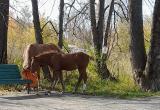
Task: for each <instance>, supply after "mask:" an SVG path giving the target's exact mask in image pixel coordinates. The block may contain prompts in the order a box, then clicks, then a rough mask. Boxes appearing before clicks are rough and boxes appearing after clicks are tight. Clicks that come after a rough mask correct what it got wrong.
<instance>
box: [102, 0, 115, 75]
mask: <svg viewBox="0 0 160 110" xmlns="http://www.w3.org/2000/svg"><path fill="white" fill-rule="evenodd" d="M113 11H114V0H112V1H111V4H110V9H109V14H108V19H107V26H106V29H105V36H104V44H103V51H102V63H101V73H102V75H103V78H113V77H111V73H110V72H109V70H108V68H107V64H106V61H107V51H106V49H107V41H108V36H109V30H110V25H111V22H112V20H111V19H112V13H113Z"/></svg>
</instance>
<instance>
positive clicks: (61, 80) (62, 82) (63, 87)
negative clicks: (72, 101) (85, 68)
mask: <svg viewBox="0 0 160 110" xmlns="http://www.w3.org/2000/svg"><path fill="white" fill-rule="evenodd" d="M57 74H58V75H59V78H60V82H61V85H62V90H63V92H65V86H64V81H63V74H62V71H58V73H57Z"/></svg>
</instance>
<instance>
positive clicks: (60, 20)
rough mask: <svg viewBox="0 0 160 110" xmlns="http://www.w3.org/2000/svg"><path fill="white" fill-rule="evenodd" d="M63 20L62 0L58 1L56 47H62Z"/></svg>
mask: <svg viewBox="0 0 160 110" xmlns="http://www.w3.org/2000/svg"><path fill="white" fill-rule="evenodd" d="M63 18H64V0H60V10H59V41H58V46H59V47H60V48H62V47H63Z"/></svg>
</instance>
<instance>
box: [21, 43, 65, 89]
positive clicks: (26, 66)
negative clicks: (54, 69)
mask: <svg viewBox="0 0 160 110" xmlns="http://www.w3.org/2000/svg"><path fill="white" fill-rule="evenodd" d="M50 50H54V51H56V52H60V53H63V52H62V51H61V49H60V48H58V47H57V46H56V45H54V44H52V43H50V44H29V45H28V46H27V47H26V48H25V50H24V53H23V70H24V71H25V70H30V67H31V58H32V57H34V56H36V55H39V54H41V53H43V52H46V51H50ZM42 69H44V68H42ZM36 73H37V75H38V80H39V79H40V68H38V69H37V71H36ZM46 77H47V78H48V79H49V80H50V73H48V76H46ZM38 87H39V83H38Z"/></svg>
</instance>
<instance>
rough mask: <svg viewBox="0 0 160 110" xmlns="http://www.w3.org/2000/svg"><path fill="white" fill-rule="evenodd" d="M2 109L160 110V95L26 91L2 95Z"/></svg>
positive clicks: (0, 107)
mask: <svg viewBox="0 0 160 110" xmlns="http://www.w3.org/2000/svg"><path fill="white" fill-rule="evenodd" d="M0 110H160V97H159V96H157V97H156V96H155V97H147V98H137V99H117V98H111V97H99V96H87V95H77V94H69V93H65V94H61V93H56V92H52V93H51V94H50V96H48V95H45V94H44V93H43V92H42V93H40V95H36V94H35V93H31V94H27V93H25V92H20V93H17V92H15V93H10V94H6V95H0Z"/></svg>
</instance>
